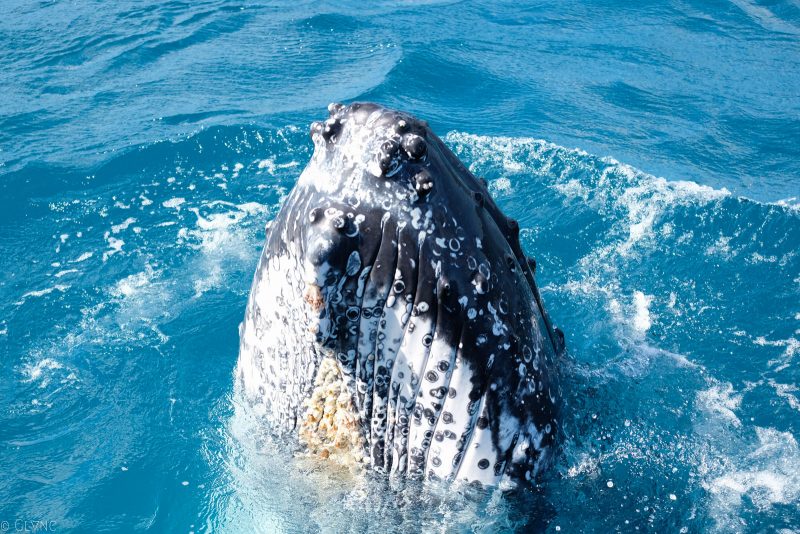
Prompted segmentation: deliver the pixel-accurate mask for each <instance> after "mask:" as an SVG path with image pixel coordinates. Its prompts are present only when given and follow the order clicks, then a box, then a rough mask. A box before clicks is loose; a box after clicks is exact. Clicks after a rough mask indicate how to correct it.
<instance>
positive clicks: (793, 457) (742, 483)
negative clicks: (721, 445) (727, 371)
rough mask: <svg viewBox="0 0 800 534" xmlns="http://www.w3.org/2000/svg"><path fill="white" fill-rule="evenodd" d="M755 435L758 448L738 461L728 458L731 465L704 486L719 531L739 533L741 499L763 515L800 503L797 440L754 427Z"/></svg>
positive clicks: (784, 434) (784, 433) (712, 477)
mask: <svg viewBox="0 0 800 534" xmlns="http://www.w3.org/2000/svg"><path fill="white" fill-rule="evenodd" d="M755 432H756V437H757V439H758V445H757V446H756V447H755V449H754V450H752V451H751V452H750V453H748V454H746V455H745V456H744V457H741V458H729V459H728V462H730V464H732V465H730V466H728V467H727V468H726V469H723V472H722V473H719V474H717V475H714V476H711V477H710V478H708V479H707V480H706V481H705V482H704V483H703V487H704V488H705V489H706V491H708V492H709V494H710V496H711V502H710V505H709V508H710V512H711V515H712V517H713V518H714V519H715V520H716V523H717V525H716V526H717V528H718V529H719V530H720V531H728V532H733V531H740V529H741V524H740V522H739V517H738V512H739V509H740V508H741V506H742V498H743V497H744V496H747V497H748V498H749V500H750V502H752V503H753V505H755V506H756V508H758V509H759V511H762V512H763V511H766V510H769V509H770V508H772V507H774V506H775V505H792V504H796V503H797V502H798V500H800V449H798V445H797V440H796V439H795V437H794V436H793V435H792V434H791V433H790V432H781V431H779V430H775V429H773V428H761V427H756V428H755Z"/></svg>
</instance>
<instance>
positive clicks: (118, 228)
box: [111, 217, 136, 234]
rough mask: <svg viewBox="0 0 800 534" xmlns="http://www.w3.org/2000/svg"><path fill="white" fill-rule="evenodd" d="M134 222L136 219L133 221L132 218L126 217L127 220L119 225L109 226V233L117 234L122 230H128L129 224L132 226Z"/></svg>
mask: <svg viewBox="0 0 800 534" xmlns="http://www.w3.org/2000/svg"><path fill="white" fill-rule="evenodd" d="M135 222H136V219H134V218H133V217H128V218H127V219H125V220H124V221H122V222H121V223H119V224H115V225H112V226H111V233H114V234H118V233H120V232H121V231H122V230H126V229H127V228H128V226H130V225H131V224H133V223H135Z"/></svg>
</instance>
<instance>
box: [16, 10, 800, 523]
mask: <svg viewBox="0 0 800 534" xmlns="http://www.w3.org/2000/svg"><path fill="white" fill-rule="evenodd" d="M0 13H2V15H3V16H2V17H0V366H1V367H0V369H2V377H3V380H2V381H0V408H2V409H0V472H2V476H0V530H2V531H10V532H15V531H25V530H27V531H40V532H41V531H57V532H139V531H151V532H231V533H241V532H319V531H324V532H348V531H349V532H419V531H423V532H497V531H502V532H507V531H515V530H516V531H521V532H531V531H546V532H599V531H619V532H636V531H640V532H644V531H647V532H705V531H712V532H783V533H789V532H797V531H798V530H799V529H800V505H799V504H798V503H800V447H799V446H798V439H800V385H799V382H800V372H798V363H800V89H798V88H800V4H798V3H797V2H796V1H794V0H776V1H770V2H766V1H761V2H756V1H749V0H731V1H729V2H719V1H710V2H700V1H697V0H686V1H670V2H665V3H655V2H638V3H629V2H621V1H612V2H593V1H589V2H575V1H572V0H567V1H565V2H560V3H556V4H552V3H540V2H531V3H526V2H495V1H492V2H490V1H475V2H447V1H441V2H437V1H407V2H374V3H370V4H369V5H368V6H365V5H362V3H360V2H340V3H328V2H308V1H303V0H300V1H297V2H291V3H287V2H265V3H257V2H256V3H254V2H239V1H233V0H209V1H198V2H184V1H175V0H168V1H162V2H155V1H152V0H147V1H136V2H133V1H120V2H113V3H111V2H98V1H90V0H85V1H80V2H79V1H66V0H54V1H39V2H36V1H30V0H28V1H21V0H4V1H3V2H2V5H0ZM332 101H340V102H352V101H375V102H379V103H381V104H384V105H387V106H390V107H395V108H398V109H402V110H404V111H408V112H411V113H413V114H415V115H417V116H419V117H421V118H424V119H427V120H428V122H429V123H430V125H431V127H432V128H433V130H434V131H435V132H437V134H438V135H439V136H440V137H442V139H443V140H444V141H445V143H446V144H447V145H448V146H449V147H450V148H451V149H453V151H454V152H455V153H456V154H457V155H458V156H459V157H460V158H461V160H462V161H464V162H465V164H466V165H468V167H469V168H470V169H471V170H472V171H473V172H474V173H475V174H477V175H480V176H484V177H486V179H487V180H488V182H489V189H490V192H491V193H492V195H493V197H494V198H495V200H496V201H497V203H498V204H499V205H500V206H501V208H502V209H503V210H504V211H505V212H506V213H507V214H508V215H510V216H512V217H514V218H516V219H518V220H519V222H520V226H521V232H520V234H521V241H522V245H523V248H524V249H525V250H526V251H527V252H528V253H529V254H530V255H532V256H534V257H535V258H536V259H537V262H538V271H537V280H538V282H539V284H540V286H541V289H542V297H543V300H544V301H545V304H546V308H547V310H548V312H549V313H550V316H551V318H552V319H553V321H554V323H555V324H557V325H558V326H559V327H560V328H561V329H562V330H563V331H564V333H565V337H566V344H567V349H568V352H567V354H566V356H565V358H564V360H563V362H562V364H563V366H562V368H561V369H560V372H561V375H562V384H563V389H564V394H565V404H564V407H563V410H562V412H563V426H564V433H565V439H564V441H563V443H562V446H561V450H560V453H559V455H558V458H557V461H556V464H555V466H554V467H553V469H552V471H551V472H550V473H548V474H547V475H546V476H545V477H544V478H543V480H541V481H540V483H539V485H538V486H537V487H536V488H534V489H531V490H528V491H523V492H517V493H513V494H504V493H501V492H499V491H495V490H491V489H484V490H479V489H475V488H448V487H439V486H436V485H427V486H426V485H419V484H417V483H414V482H408V483H405V482H403V481H392V482H387V481H384V480H382V479H380V478H375V477H369V476H367V477H354V476H353V475H352V474H350V473H348V472H343V471H341V470H336V469H333V468H331V467H329V466H325V465H320V464H318V463H315V462H313V461H310V460H309V459H304V458H297V457H295V456H294V455H293V453H292V451H291V450H289V449H288V448H287V447H286V446H284V444H282V443H275V442H274V440H271V439H270V438H269V436H267V435H264V433H263V432H262V429H261V428H260V427H259V423H258V421H254V420H253V419H252V418H251V417H250V415H249V414H248V411H247V409H246V407H244V406H242V405H241V404H240V403H239V401H238V400H237V398H236V397H235V396H234V395H233V369H234V366H235V364H236V359H237V351H238V331H237V329H238V325H239V323H240V322H241V320H242V318H243V316H244V309H245V304H246V299H247V295H248V292H249V289H250V282H251V280H252V275H253V272H254V269H255V267H256V264H257V260H258V255H259V253H260V249H261V246H262V244H263V241H264V237H265V230H264V228H265V224H266V223H267V222H268V221H269V220H270V219H271V218H272V217H274V216H275V214H276V213H277V210H278V209H279V207H280V205H281V202H282V201H283V199H284V198H285V197H286V195H287V194H288V192H289V191H290V190H291V188H292V186H293V184H294V183H295V181H296V179H297V177H298V175H299V173H300V172H301V170H302V169H303V167H304V166H305V164H306V162H307V161H308V159H309V157H310V155H311V150H312V144H311V141H310V139H309V136H308V127H309V124H310V122H311V121H312V120H317V119H321V118H324V117H325V116H326V110H325V107H326V105H327V104H328V103H329V102H332Z"/></svg>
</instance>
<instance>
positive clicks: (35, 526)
mask: <svg viewBox="0 0 800 534" xmlns="http://www.w3.org/2000/svg"><path fill="white" fill-rule="evenodd" d="M55 531H56V522H55V521H45V520H44V519H33V520H32V519H15V520H14V521H0V533H2V532H55Z"/></svg>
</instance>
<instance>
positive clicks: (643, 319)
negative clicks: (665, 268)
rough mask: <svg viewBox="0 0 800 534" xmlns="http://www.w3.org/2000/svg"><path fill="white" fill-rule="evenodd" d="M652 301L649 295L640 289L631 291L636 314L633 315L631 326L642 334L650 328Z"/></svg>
mask: <svg viewBox="0 0 800 534" xmlns="http://www.w3.org/2000/svg"><path fill="white" fill-rule="evenodd" d="M652 301H653V297H652V296H651V295H645V294H644V293H642V292H641V291H635V292H634V293H633V303H634V306H635V307H636V314H635V315H634V317H633V327H634V328H635V329H636V330H638V331H639V332H641V333H642V334H644V333H645V332H647V331H648V330H650V326H652V321H651V320H650V303H651V302H652Z"/></svg>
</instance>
